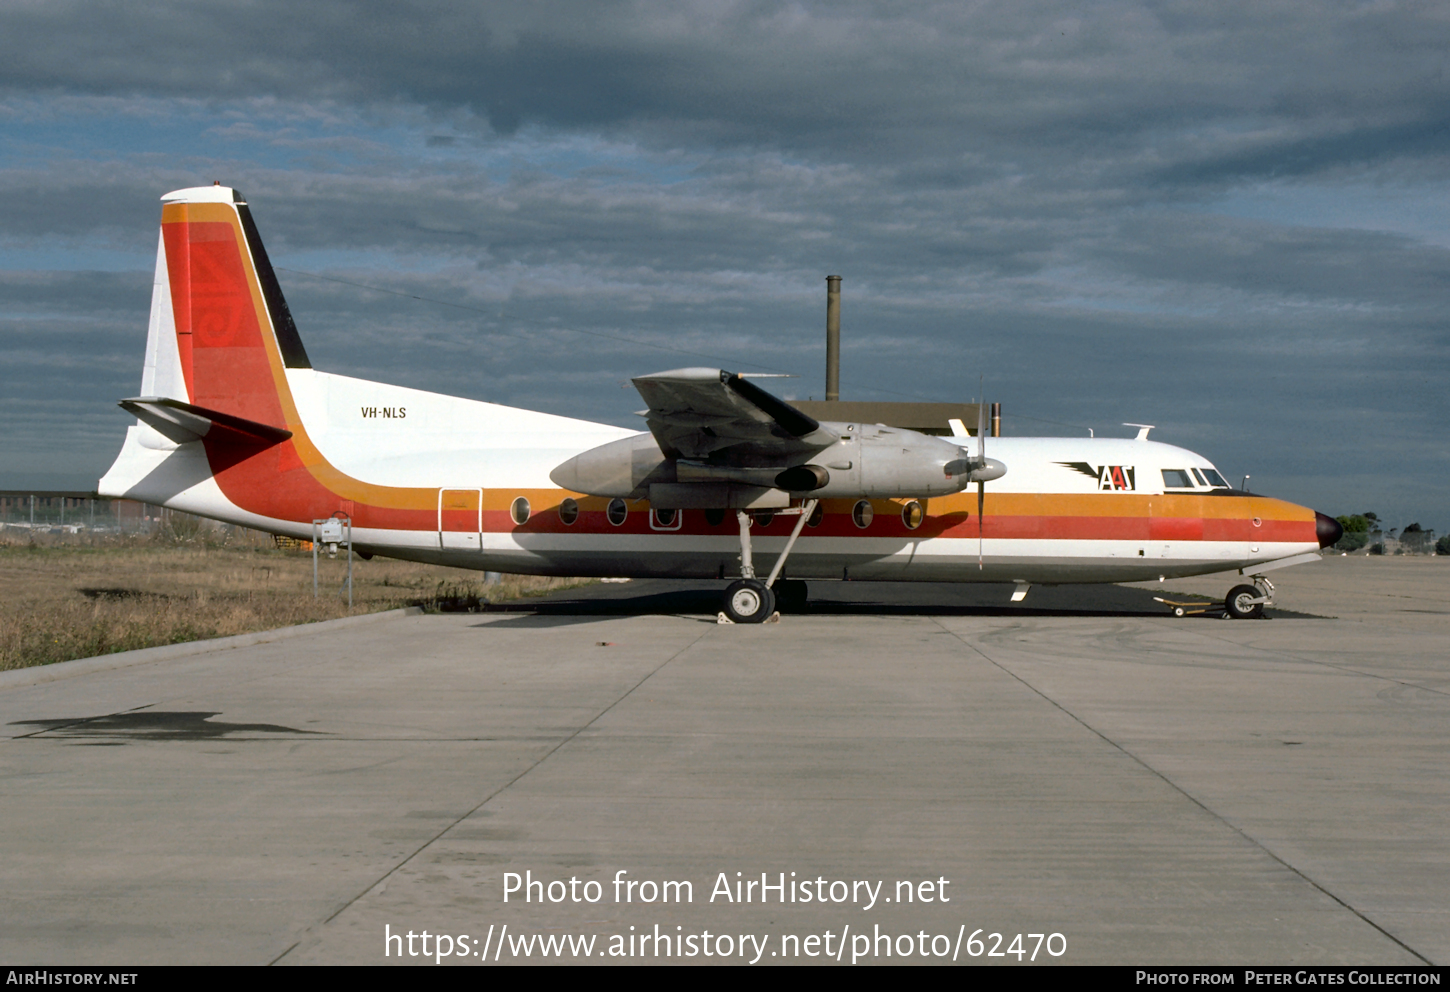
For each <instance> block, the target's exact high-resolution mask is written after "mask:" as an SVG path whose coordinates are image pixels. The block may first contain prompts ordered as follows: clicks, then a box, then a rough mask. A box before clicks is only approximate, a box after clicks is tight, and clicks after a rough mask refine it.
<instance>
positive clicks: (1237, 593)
mask: <svg viewBox="0 0 1450 992" xmlns="http://www.w3.org/2000/svg"><path fill="white" fill-rule="evenodd" d="M1263 599H1264V594H1263V593H1261V592H1260V591H1259V590H1258V589H1257V588H1255V587H1254V586H1234V587H1233V588H1232V589H1230V590H1229V591H1228V598H1227V599H1225V600H1224V601H1223V609H1224V612H1225V613H1227V614H1228V615H1229V616H1231V617H1233V618H1234V619H1235V620H1257V619H1258V618H1259V617H1261V616H1263V615H1264V603H1263Z"/></svg>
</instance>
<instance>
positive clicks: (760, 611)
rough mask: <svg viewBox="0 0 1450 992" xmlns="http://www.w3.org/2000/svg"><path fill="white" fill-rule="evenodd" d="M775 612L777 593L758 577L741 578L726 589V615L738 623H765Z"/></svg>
mask: <svg viewBox="0 0 1450 992" xmlns="http://www.w3.org/2000/svg"><path fill="white" fill-rule="evenodd" d="M774 612H775V593H773V592H771V591H770V589H769V588H767V587H766V585H765V583H764V582H761V581H759V580H758V579H741V580H739V581H738V582H732V583H730V586H729V588H727V589H726V590H725V615H726V616H727V617H729V618H730V619H731V620H733V621H735V622H736V623H764V622H765V621H766V620H767V619H768V618H769V617H770V615H771V614H772V613H774Z"/></svg>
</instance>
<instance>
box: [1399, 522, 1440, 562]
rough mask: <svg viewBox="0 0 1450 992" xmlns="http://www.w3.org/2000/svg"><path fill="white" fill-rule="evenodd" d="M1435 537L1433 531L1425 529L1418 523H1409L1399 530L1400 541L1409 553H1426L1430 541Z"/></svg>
mask: <svg viewBox="0 0 1450 992" xmlns="http://www.w3.org/2000/svg"><path fill="white" fill-rule="evenodd" d="M1434 539H1435V532H1434V531H1430V530H1425V528H1423V527H1421V526H1420V525H1419V524H1418V523H1413V524H1410V525H1409V526H1408V527H1406V528H1405V529H1404V530H1402V531H1400V543H1401V544H1403V545H1404V547H1405V550H1406V551H1408V552H1409V553H1410V554H1416V555H1427V554H1429V553H1430V542H1431V541H1433V540H1434Z"/></svg>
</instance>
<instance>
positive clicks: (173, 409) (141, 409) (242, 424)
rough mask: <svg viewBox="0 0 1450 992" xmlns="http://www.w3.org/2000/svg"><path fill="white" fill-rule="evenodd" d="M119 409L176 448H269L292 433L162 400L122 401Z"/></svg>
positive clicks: (153, 398) (133, 399) (169, 400)
mask: <svg viewBox="0 0 1450 992" xmlns="http://www.w3.org/2000/svg"><path fill="white" fill-rule="evenodd" d="M120 406H121V409H123V410H125V411H126V412H127V413H133V414H135V415H136V416H137V417H138V418H139V419H140V420H141V421H142V422H143V423H145V424H147V425H149V426H150V427H153V428H155V429H156V431H157V432H158V433H160V434H162V435H164V436H165V437H167V438H168V439H170V440H172V441H175V442H176V443H177V444H186V443H187V442H188V441H200V440H201V439H202V438H204V437H208V438H211V439H212V440H214V441H223V442H228V441H229V442H232V443H238V444H246V445H249V446H252V447H271V446H272V445H274V444H281V443H282V442H283V441H285V440H287V439H288V438H290V437H291V436H292V432H291V431H288V430H283V429H282V428H280V427H272V426H271V425H269V424H259V423H257V422H256V421H254V420H244V419H242V418H241V417H234V416H232V415H231V414H229V413H218V412H217V411H216V410H208V409H206V408H205V407H200V406H194V405H193V404H191V403H183V402H182V401H181V400H173V399H167V398H165V397H159V396H136V397H133V398H131V399H127V400H122V401H121V403H120Z"/></svg>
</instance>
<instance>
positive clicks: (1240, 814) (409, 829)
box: [0, 557, 1450, 967]
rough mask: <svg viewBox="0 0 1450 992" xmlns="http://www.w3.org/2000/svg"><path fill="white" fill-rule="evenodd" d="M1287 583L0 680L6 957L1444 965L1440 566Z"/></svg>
mask: <svg viewBox="0 0 1450 992" xmlns="http://www.w3.org/2000/svg"><path fill="white" fill-rule="evenodd" d="M364 567H365V566H364ZM1276 574H1278V575H1282V578H1276V581H1277V582H1278V585H1279V602H1280V603H1281V604H1282V606H1283V609H1279V610H1271V611H1270V612H1271V615H1272V616H1273V617H1274V619H1272V620H1269V621H1225V620H1219V619H1214V618H1210V617H1209V616H1201V617H1185V618H1181V619H1176V618H1174V617H1172V616H1169V615H1167V612H1166V609H1165V608H1164V607H1163V606H1161V605H1160V604H1157V603H1155V602H1153V600H1152V596H1153V595H1154V594H1161V590H1159V589H1158V588H1157V587H1156V586H1151V587H1149V586H1148V585H1147V584H1144V586H1143V587H1140V588H1124V587H1089V588H1078V589H1072V588H1058V589H1044V588H1034V589H1033V590H1032V591H1031V592H1030V593H1029V595H1028V597H1027V600H1026V602H1024V603H1023V604H1020V605H1010V604H1008V603H1007V598H1008V595H1009V594H1010V587H1007V586H986V587H966V588H962V587H950V586H942V587H938V586H932V587H918V586H908V585H899V586H887V585H882V584H876V583H849V584H848V583H819V584H816V583H813V584H812V598H813V599H812V604H811V606H810V607H809V609H808V611H807V612H806V613H805V614H804V615H799V616H787V617H785V618H783V619H782V621H781V622H780V623H777V624H766V625H760V626H735V625H719V624H716V623H715V622H714V611H715V609H716V603H717V597H718V590H719V588H720V587H721V585H722V584H708V583H707V584H697V585H696V584H683V585H682V584H665V583H628V584H610V585H597V586H591V587H587V588H585V589H581V590H571V591H568V592H565V593H563V594H560V595H558V596H556V597H553V598H551V599H547V600H541V601H535V602H533V603H531V604H529V605H528V606H527V608H520V611H518V612H489V613H484V614H452V615H434V616H423V615H407V616H402V615H399V616H394V617H390V618H385V619H379V620H377V621H375V622H372V623H366V624H358V623H351V624H347V623H344V624H319V625H317V627H316V629H315V631H309V632H303V633H299V632H297V631H295V630H294V631H291V632H289V634H290V636H288V637H287V638H286V639H281V640H273V641H269V642H263V643H249V644H244V645H238V646H234V647H230V648H228V649H222V650H218V649H216V645H212V646H210V647H208V645H206V644H198V645H195V651H194V652H193V653H186V654H178V653H177V649H176V648H170V649H163V651H162V652H160V653H153V654H150V655H148V654H147V653H146V652H135V653H132V654H131V655H129V656H120V655H118V656H111V657H110V662H111V663H114V665H115V666H116V667H110V668H104V669H102V670H97V664H96V663H93V662H74V663H65V664H64V665H59V666H49V667H48V668H46V669H40V670H26V671H22V672H13V673H5V674H4V675H3V676H0V730H3V735H0V883H3V891H4V898H3V899H0V960H3V961H5V962H7V963H13V964H17V965H18V964H25V965H39V964H84V963H92V964H109V965H116V964H156V963H178V964H180V963H215V964H227V963H244V964H264V963H268V962H272V961H276V962H278V963H280V964H338V963H342V964H379V963H394V962H399V963H414V964H418V963H427V964H429V965H430V966H431V965H433V964H434V962H435V959H436V958H437V957H438V956H439V955H440V953H441V951H442V948H443V946H444V945H443V944H442V943H441V942H440V941H439V940H438V939H437V937H436V935H439V934H442V935H447V937H448V942H447V948H448V951H449V952H450V953H451V955H452V956H451V957H449V958H446V959H444V960H445V961H450V962H452V963H456V964H474V965H478V964H481V963H483V962H484V961H485V960H487V961H488V963H490V964H492V963H495V961H496V962H497V963H500V964H502V963H521V962H524V961H529V962H535V963H541V962H544V961H579V960H583V959H586V958H585V955H586V953H587V960H589V961H592V962H594V963H600V964H604V963H614V962H621V961H622V962H627V963H641V962H651V961H654V960H657V959H658V960H668V961H671V962H681V961H683V962H693V963H702V962H703V963H722V962H747V961H750V960H752V959H757V960H758V961H759V963H762V964H765V963H786V962H790V963H824V962H826V961H830V962H832V963H835V962H836V961H837V960H838V958H837V955H838V954H839V955H840V956H839V961H840V963H843V964H844V963H850V962H851V961H852V959H853V957H855V958H856V959H857V960H858V963H862V964H864V963H873V962H874V963H886V962H888V961H889V962H890V963H905V962H906V961H909V962H913V963H919V962H932V963H942V962H950V961H952V960H953V958H955V959H956V960H957V961H958V963H998V964H1002V963H1005V964H1009V965H1018V960H1017V958H1018V955H1017V954H1016V953H1015V949H1016V948H1017V947H1021V948H1025V952H1026V955H1027V956H1030V955H1031V954H1032V953H1033V951H1034V950H1035V951H1036V960H1037V963H1038V964H1041V963H1044V962H1046V963H1051V962H1066V963H1075V964H1104V963H1106V964H1131V965H1151V964H1242V965H1253V964H1261V965H1269V964H1300V963H1306V964H1319V963H1322V964H1329V963H1351V964H1424V963H1427V962H1428V963H1435V964H1442V965H1443V964H1446V963H1450V776H1447V775H1446V774H1445V755H1446V754H1447V745H1450V719H1447V718H1450V560H1446V559H1443V558H1442V559H1431V558H1422V559H1385V558H1380V559H1372V558H1362V557H1361V558H1331V559H1327V560H1325V561H1324V562H1321V563H1318V564H1313V565H1308V566H1303V567H1300V568H1294V569H1288V570H1285V571H1284V572H1283V573H1276ZM1233 581H1234V580H1233V579H1231V578H1230V577H1216V578H1207V579H1195V580H1191V581H1189V582H1187V583H1180V584H1178V586H1177V588H1179V591H1180V592H1189V593H1192V592H1194V591H1203V592H1205V593H1210V594H1213V595H1215V596H1217V597H1219V598H1221V597H1222V595H1223V593H1224V592H1225V591H1226V589H1227V587H1228V586H1229V585H1230V584H1233ZM165 652H170V654H166V653H165ZM67 665H68V666H71V667H69V668H67V667H66V666H67ZM621 873H622V874H621ZM737 873H739V874H738V875H737ZM762 873H764V875H765V881H767V882H768V883H769V884H770V885H772V886H774V885H777V884H778V883H783V884H784V886H785V888H784V890H778V889H768V890H764V891H763V893H762V889H761V887H760V885H759V884H757V885H756V886H755V887H754V888H753V889H749V888H746V887H745V886H744V884H743V883H746V882H750V881H754V882H756V883H759V882H760V880H761V877H762ZM792 873H794V875H792ZM515 874H516V875H517V876H519V877H520V878H519V883H520V884H521V883H522V882H524V881H527V880H534V881H541V882H543V883H544V884H543V885H541V886H537V887H535V888H534V889H533V890H525V889H524V888H522V885H521V887H520V889H519V891H515V892H512V893H510V894H509V895H508V901H507V902H505V885H506V883H508V884H515V883H514V878H513V876H514V875H515ZM571 879H576V880H577V881H575V882H572V883H571V881H570V880H571ZM616 879H619V880H620V884H619V885H618V886H616ZM667 881H668V882H676V883H690V884H689V889H688V890H687V889H686V888H685V887H684V886H683V885H679V886H674V887H671V886H664V885H663V883H665V882H667ZM550 882H557V883H560V884H557V885H555V886H553V887H552V888H549V887H548V885H549V883H550ZM593 882H597V883H599V884H598V887H597V889H596V888H591V887H589V886H588V885H587V884H586V883H593ZM630 882H637V883H654V884H653V886H651V885H649V884H642V885H636V886H635V887H634V888H633V889H631V888H629V884H628V883H630ZM737 882H739V883H742V885H741V888H740V889H739V890H738V892H739V895H740V896H742V897H749V901H736V894H737V890H736V889H735V885H736V883H737ZM805 883H809V885H808V886H807V885H806V884H805ZM834 883H841V884H834ZM862 883H864V884H862ZM726 888H728V889H729V893H730V894H729V896H728V897H727V896H726V895H724V890H725V889H726ZM782 891H783V892H784V895H785V901H784V902H782V901H781V899H780V897H779V893H781V892H782ZM529 892H531V895H532V898H531V899H529V900H528V901H524V898H525V895H526V893H529ZM686 894H688V895H689V896H690V897H691V898H690V899H689V900H688V901H686V900H685V895H686ZM762 894H764V896H765V897H766V901H762V900H761V896H762ZM551 895H552V896H554V897H557V898H558V899H559V900H561V901H550V896H551ZM591 896H597V901H586V900H589V897H591ZM792 896H794V897H795V899H794V901H792V899H791V897H792ZM908 896H909V899H908ZM807 897H809V899H810V901H809V902H806V901H803V900H804V899H805V898H807ZM651 899H653V901H650V900H651ZM873 899H874V900H875V901H874V902H872V901H871V900H873ZM576 900H577V901H576ZM887 900H889V901H887ZM505 926H506V927H507V931H506V932H504V929H503V928H504V927H505ZM631 927H633V928H634V929H633V930H631ZM978 930H980V931H981V932H980V933H976V939H977V940H978V941H982V942H983V943H980V944H976V943H973V942H972V940H971V937H972V935H973V934H974V932H975V931H978ZM423 931H427V932H428V933H429V935H430V938H432V939H431V941H430V942H427V944H426V946H425V942H424V941H423V939H422V938H421V936H415V938H414V939H413V940H412V941H411V950H412V951H413V953H412V954H410V953H409V947H408V944H409V943H410V942H409V941H408V940H407V938H406V937H403V938H401V939H397V940H393V941H389V940H387V936H388V935H406V934H407V933H409V932H412V933H414V934H415V935H421V933H422V932H423ZM656 933H658V934H659V935H661V936H663V937H666V938H670V939H669V940H668V941H667V942H657V941H655V940H654V939H653V938H654V935H655V934H656ZM1019 933H1020V934H1022V935H1023V937H1022V940H1021V943H1019V944H1016V945H1014V943H1013V940H1014V938H1015V937H1016V935H1017V934H1019ZM707 934H708V936H706V935H707ZM994 934H1001V935H1003V936H1002V937H1001V938H995V940H996V943H995V944H994V937H993V935H994ZM1036 934H1043V935H1054V934H1055V935H1060V936H1058V937H1051V936H1045V937H1042V938H1038V937H1036V936H1028V935H1036ZM465 935H466V936H465ZM640 935H645V936H646V937H648V938H650V939H648V940H640ZM537 937H547V938H551V939H553V940H554V941H556V942H558V941H564V942H565V945H564V946H565V949H564V951H563V952H561V953H559V954H545V953H544V951H545V949H546V948H545V945H543V944H541V943H538V942H537V940H536V939H535V938H537ZM590 937H592V938H593V939H594V943H593V945H586V944H582V943H579V941H580V940H583V939H587V938H590ZM570 938H573V939H574V940H575V943H574V944H573V945H570V944H568V943H567V941H568V940H569V939H570ZM727 939H728V944H727ZM524 940H530V941H533V942H531V943H530V944H529V945H528V947H529V950H530V953H529V954H528V955H527V956H525V953H524V944H523V943H521V941H524ZM554 946H556V947H557V946H558V945H557V943H556V944H555V945H554ZM585 947H588V950H587V952H586V951H585V950H584V948H585ZM692 948H693V951H694V956H691V950H692ZM742 948H744V954H743V955H742V953H741V950H742ZM904 949H905V950H908V951H909V953H910V956H909V957H906V958H905V959H904V958H903V956H902V952H903V950H904ZM994 949H995V950H997V951H999V952H1007V956H1006V957H1001V956H990V954H989V952H990V951H992V950H994ZM888 950H889V951H890V953H891V956H890V957H889V958H888V957H887V956H886V953H887V951H888ZM485 951H486V952H487V958H486V959H485V957H484V952H485ZM1049 952H1051V953H1049ZM425 954H426V957H425V956H424V955H425ZM812 955H815V956H812ZM828 955H829V956H828ZM1020 966H1022V967H1030V966H1032V965H1031V964H1029V963H1028V962H1026V961H1023V962H1022V963H1021V965H1020Z"/></svg>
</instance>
